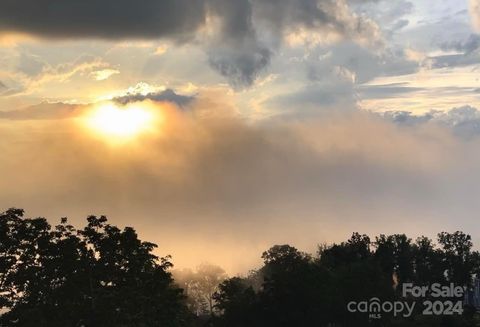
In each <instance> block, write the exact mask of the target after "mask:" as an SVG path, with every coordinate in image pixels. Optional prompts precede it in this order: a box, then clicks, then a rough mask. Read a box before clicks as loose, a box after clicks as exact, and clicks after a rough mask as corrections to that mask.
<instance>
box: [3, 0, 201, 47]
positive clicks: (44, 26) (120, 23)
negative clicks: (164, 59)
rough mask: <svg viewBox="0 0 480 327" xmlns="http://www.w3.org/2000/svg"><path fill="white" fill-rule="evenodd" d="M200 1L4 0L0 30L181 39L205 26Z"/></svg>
mask: <svg viewBox="0 0 480 327" xmlns="http://www.w3.org/2000/svg"><path fill="white" fill-rule="evenodd" d="M204 19H205V4H204V1H203V0H193V1H190V0H163V1H158V0H144V1H142V2H141V3H138V2H134V1H131V0H85V1H81V2H79V1H75V0H62V1H58V0H45V1H41V2H39V1H35V0H5V1H2V2H1V3H0V30H3V31H18V32H25V33H29V34H35V35H39V36H43V37H54V38H65V37H66V38H72V37H98V38H106V39H118V38H141V39H146V38H158V37H173V38H176V39H183V38H186V37H189V36H191V35H192V34H193V33H194V32H195V30H196V29H197V28H198V27H199V26H201V25H202V24H203V23H204Z"/></svg>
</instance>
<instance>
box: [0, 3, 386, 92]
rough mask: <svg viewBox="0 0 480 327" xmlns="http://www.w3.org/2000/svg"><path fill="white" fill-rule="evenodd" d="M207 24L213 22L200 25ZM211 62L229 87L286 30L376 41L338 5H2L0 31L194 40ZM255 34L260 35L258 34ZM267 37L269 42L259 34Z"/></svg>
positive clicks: (246, 79) (368, 26)
mask: <svg viewBox="0 0 480 327" xmlns="http://www.w3.org/2000/svg"><path fill="white" fill-rule="evenodd" d="M207 21H208V22H213V23H212V24H216V23H217V24H219V25H212V26H207V25H206V24H207ZM203 27H210V28H211V29H210V31H212V33H211V35H210V34H208V33H207V34H208V36H207V39H206V40H204V42H203V44H204V45H205V47H206V49H205V50H206V52H207V53H208V55H209V63H210V65H211V66H212V67H213V68H214V69H215V70H217V71H218V72H219V73H220V74H222V75H223V76H225V77H226V78H227V80H228V81H229V83H230V84H231V85H232V86H234V87H235V88H243V87H246V86H249V85H251V84H252V83H253V82H254V81H255V79H256V78H257V76H258V75H259V73H260V72H261V71H262V70H264V69H265V68H266V67H268V65H269V63H270V59H271V56H272V54H273V53H274V52H275V51H276V50H277V49H278V47H279V46H280V45H281V43H282V41H283V37H284V36H285V35H284V34H285V32H287V31H295V30H296V29H298V28H306V29H311V30H312V31H315V32H316V33H325V34H326V33H332V32H333V33H335V34H337V35H340V36H341V37H344V38H347V39H359V38H360V39H363V40H370V41H372V40H373V41H375V38H376V37H375V35H376V30H377V26H376V25H375V24H374V23H373V22H372V21H370V20H368V19H365V18H364V17H363V16H357V15H355V14H353V13H352V12H351V11H350V10H349V8H348V5H347V3H346V2H345V1H344V0H340V1H334V0H301V1H294V0H276V1H273V0H236V1H221V0H162V1H160V0H143V1H141V2H138V1H133V0H84V1H77V0H42V1H38V0H3V1H1V2H0V32H10V31H15V32H24V33H28V34H33V35H38V36H41V37H46V38H102V39H114V40H115V39H157V38H167V39H170V40H174V41H179V42H185V41H188V40H189V39H193V38H194V37H198V36H201V35H202V33H203V32H205V30H209V29H208V28H207V29H204V28H203ZM260 34H262V36H261V35H260ZM263 34H266V35H268V37H265V35H263Z"/></svg>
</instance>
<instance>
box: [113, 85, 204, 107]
mask: <svg viewBox="0 0 480 327" xmlns="http://www.w3.org/2000/svg"><path fill="white" fill-rule="evenodd" d="M194 99H195V96H187V95H181V94H177V93H175V91H174V90H172V89H166V90H164V91H160V92H153V93H148V94H140V93H129V94H127V95H123V96H119V97H116V98H113V101H115V102H117V103H121V104H127V103H131V102H141V101H144V100H152V101H157V102H172V103H175V104H176V105H177V106H179V107H185V106H186V105H188V104H189V103H191V102H192V101H193V100H194Z"/></svg>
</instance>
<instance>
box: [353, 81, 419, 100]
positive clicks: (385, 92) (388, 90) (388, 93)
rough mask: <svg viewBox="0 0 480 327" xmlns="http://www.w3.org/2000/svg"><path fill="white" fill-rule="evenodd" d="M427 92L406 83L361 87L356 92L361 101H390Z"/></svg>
mask: <svg viewBox="0 0 480 327" xmlns="http://www.w3.org/2000/svg"><path fill="white" fill-rule="evenodd" d="M422 90H425V89H424V88H421V87H411V86H408V84H406V83H393V84H387V85H360V86H358V87H357V88H356V91H357V93H358V95H359V97H360V98H361V99H388V98H395V97H398V96H405V95H407V94H409V93H415V92H418V91H422Z"/></svg>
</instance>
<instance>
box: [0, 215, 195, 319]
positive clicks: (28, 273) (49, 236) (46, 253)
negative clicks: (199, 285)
mask: <svg viewBox="0 0 480 327" xmlns="http://www.w3.org/2000/svg"><path fill="white" fill-rule="evenodd" d="M23 214H24V213H23V211H22V210H18V209H10V210H8V211H7V212H5V213H3V214H0V257H1V259H0V299H1V304H2V308H3V310H4V311H5V313H4V314H3V315H2V316H1V317H0V324H1V325H2V326H13V325H15V326H26V327H27V326H49V327H51V326H53V327H55V326H62V327H68V326H81V325H83V326H158V325H162V326H171V327H176V326H183V325H185V322H186V320H187V319H188V315H187V313H186V308H185V305H184V296H183V294H182V291H181V289H179V288H178V287H176V286H175V285H174V284H173V279H172V277H171V275H170V273H169V272H168V269H169V268H170V267H171V266H172V264H171V263H170V261H169V260H170V258H169V257H164V258H158V257H157V256H155V255H153V254H152V251H153V249H154V248H155V247H156V245H155V244H152V243H148V242H142V241H141V240H139V239H138V236H137V234H136V232H135V230H134V229H133V228H129V227H127V228H125V229H124V230H120V229H118V228H117V227H115V226H112V225H109V224H108V223H107V219H106V217H99V218H98V217H95V216H90V217H88V219H87V220H88V225H87V226H86V227H85V228H84V229H83V230H76V229H75V228H74V227H73V226H71V225H69V224H68V223H67V219H66V218H64V219H62V221H61V224H59V225H58V226H56V227H55V228H51V226H50V225H49V224H48V223H47V222H46V220H45V219H43V218H35V219H29V218H23Z"/></svg>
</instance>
